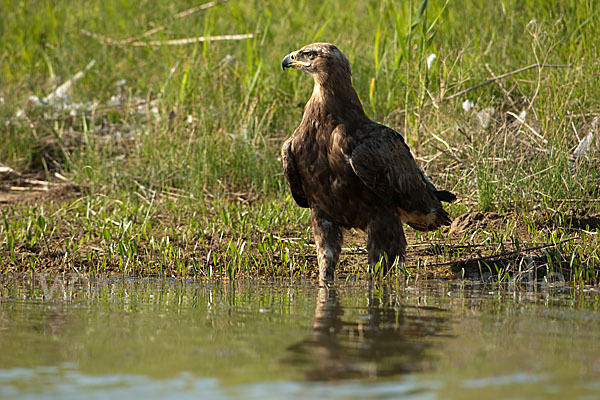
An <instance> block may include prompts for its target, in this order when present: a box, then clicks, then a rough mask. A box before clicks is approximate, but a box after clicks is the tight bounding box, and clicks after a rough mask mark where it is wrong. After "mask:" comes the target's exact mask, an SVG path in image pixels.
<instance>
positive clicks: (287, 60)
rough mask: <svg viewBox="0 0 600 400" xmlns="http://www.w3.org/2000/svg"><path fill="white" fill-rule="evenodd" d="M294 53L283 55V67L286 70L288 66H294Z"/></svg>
mask: <svg viewBox="0 0 600 400" xmlns="http://www.w3.org/2000/svg"><path fill="white" fill-rule="evenodd" d="M291 56H292V53H290V54H288V55H287V56H285V57H283V61H281V69H282V70H283V71H285V69H286V68H292V57H291Z"/></svg>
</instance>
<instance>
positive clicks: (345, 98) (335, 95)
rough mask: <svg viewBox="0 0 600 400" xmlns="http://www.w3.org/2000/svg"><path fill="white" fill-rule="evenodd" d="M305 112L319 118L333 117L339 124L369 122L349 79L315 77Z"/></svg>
mask: <svg viewBox="0 0 600 400" xmlns="http://www.w3.org/2000/svg"><path fill="white" fill-rule="evenodd" d="M336 78H337V79H336ZM306 111H307V112H309V113H311V114H317V115H318V116H321V117H324V116H329V117H333V119H334V120H338V121H339V122H363V121H365V120H369V118H368V117H367V115H366V114H365V112H364V110H363V107H362V104H361V103H360V100H359V99H358V95H357V94H356V90H354V88H353V87H352V82H351V80H350V77H339V76H338V77H331V76H330V77H325V79H323V77H315V86H314V89H313V93H312V96H311V97H310V100H309V101H308V104H307V105H306Z"/></svg>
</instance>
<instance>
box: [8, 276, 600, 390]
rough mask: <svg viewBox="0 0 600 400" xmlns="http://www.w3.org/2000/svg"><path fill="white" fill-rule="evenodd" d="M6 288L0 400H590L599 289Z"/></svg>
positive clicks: (48, 284)
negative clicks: (83, 399)
mask: <svg viewBox="0 0 600 400" xmlns="http://www.w3.org/2000/svg"><path fill="white" fill-rule="evenodd" d="M4 279H5V280H4V281H0V398H2V399H12V398H19V399H22V398H25V399H38V398H60V399H71V398H73V399H74V398H77V399H79V398H91V399H96V398H97V399H114V398H144V399H146V400H148V399H155V398H156V399H164V398H174V399H175V398H177V399H180V398H184V399H185V398H194V399H198V398H201V399H261V400H263V399H309V398H312V399H397V398H407V399H482V398H485V399H496V398H505V399H546V398H548V399H553V398H555V399H564V398H569V399H597V398H600V380H599V379H598V378H599V376H600V314H599V313H598V311H597V310H598V307H599V305H600V301H599V295H598V293H597V292H595V291H587V292H584V293H581V292H578V291H575V290H574V289H570V288H568V287H562V288H542V287H540V288H537V289H538V290H537V291H533V290H526V288H518V287H517V288H514V287H513V288H511V289H507V288H505V289H500V288H498V287H496V286H491V285H483V284H465V283H462V284H461V283H450V282H445V283H429V284H426V285H419V286H410V285H395V286H379V287H377V286H375V287H369V286H367V285H366V284H360V285H359V284H339V283H338V284H336V286H335V288H331V289H325V288H321V289H319V288H317V287H316V286H315V285H314V284H313V283H300V284H295V283H290V282H273V283H264V282H253V281H238V282H193V281H187V282H181V281H174V282H168V281H167V282H164V281H154V280H119V279H114V280H103V281H98V282H88V281H85V280H77V279H76V280H66V281H63V280H60V279H57V280H55V279H54V278H50V279H41V278H39V277H35V278H34V279H33V280H31V279H24V280H14V279H13V280H6V278H4ZM530 289H531V288H530Z"/></svg>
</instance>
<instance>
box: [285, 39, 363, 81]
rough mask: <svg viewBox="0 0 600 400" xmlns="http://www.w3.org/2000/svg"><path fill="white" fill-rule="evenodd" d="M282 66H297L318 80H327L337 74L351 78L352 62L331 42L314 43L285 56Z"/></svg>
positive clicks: (296, 67)
mask: <svg viewBox="0 0 600 400" xmlns="http://www.w3.org/2000/svg"><path fill="white" fill-rule="evenodd" d="M281 67H282V68H283V70H284V71H285V69H286V68H295V69H299V70H301V71H304V72H306V73H307V74H309V75H311V76H312V77H313V78H315V80H316V81H318V82H319V81H321V82H323V81H325V80H327V79H331V78H332V77H333V76H336V75H344V76H345V77H347V78H348V79H349V78H350V75H351V73H350V62H349V61H348V59H347V58H346V56H345V55H344V54H343V53H342V52H341V51H339V49H338V48H337V47H335V46H334V45H332V44H331V43H312V44H308V45H306V46H304V47H303V48H301V49H300V50H296V51H293V52H291V53H290V54H288V55H287V56H285V57H284V59H283V61H282V62H281Z"/></svg>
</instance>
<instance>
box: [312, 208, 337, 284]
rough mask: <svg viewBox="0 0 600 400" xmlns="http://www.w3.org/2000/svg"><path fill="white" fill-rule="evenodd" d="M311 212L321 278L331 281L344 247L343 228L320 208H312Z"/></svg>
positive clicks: (321, 279)
mask: <svg viewBox="0 0 600 400" xmlns="http://www.w3.org/2000/svg"><path fill="white" fill-rule="evenodd" d="M310 214H311V222H312V229H313V236H314V237H315V244H316V246H317V262H318V264H319V280H320V281H330V280H333V275H334V272H335V265H336V264H337V262H338V258H339V256H340V251H341V249H342V229H341V227H340V226H339V225H337V224H336V223H334V222H332V221H331V220H329V219H328V218H327V217H326V216H324V215H323V213H322V212H321V211H320V210H319V209H316V208H311V210H310Z"/></svg>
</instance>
